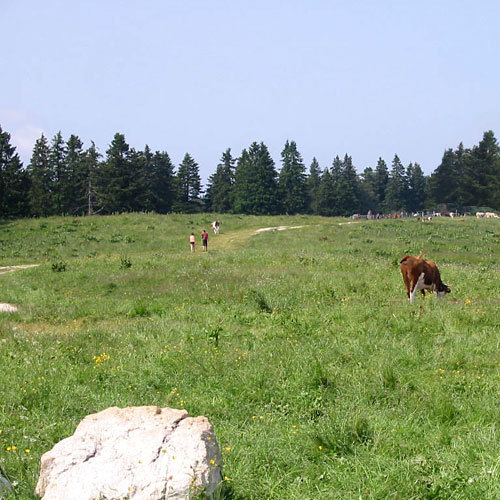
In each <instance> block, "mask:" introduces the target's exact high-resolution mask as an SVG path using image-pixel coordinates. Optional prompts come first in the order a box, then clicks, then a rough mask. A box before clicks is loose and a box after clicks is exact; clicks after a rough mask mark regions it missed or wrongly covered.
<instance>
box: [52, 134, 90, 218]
mask: <svg viewBox="0 0 500 500" xmlns="http://www.w3.org/2000/svg"><path fill="white" fill-rule="evenodd" d="M63 163H64V170H63V175H62V176H61V180H60V182H59V193H60V196H61V207H62V211H63V213H66V214H76V213H78V212H80V213H81V212H84V211H85V206H86V190H87V189H86V188H87V186H86V180H87V179H86V172H85V154H84V151H83V143H82V141H81V140H80V138H79V137H78V136H76V135H74V134H72V135H71V136H70V137H69V139H68V142H67V143H66V153H65V156H64V161H63Z"/></svg>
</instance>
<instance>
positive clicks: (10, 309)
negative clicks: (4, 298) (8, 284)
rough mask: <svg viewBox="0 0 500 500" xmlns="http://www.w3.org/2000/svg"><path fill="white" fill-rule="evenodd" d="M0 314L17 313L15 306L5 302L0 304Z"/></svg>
mask: <svg viewBox="0 0 500 500" xmlns="http://www.w3.org/2000/svg"><path fill="white" fill-rule="evenodd" d="M0 312H7V313H14V312H17V306H15V305H13V304H7V303H6V302H0Z"/></svg>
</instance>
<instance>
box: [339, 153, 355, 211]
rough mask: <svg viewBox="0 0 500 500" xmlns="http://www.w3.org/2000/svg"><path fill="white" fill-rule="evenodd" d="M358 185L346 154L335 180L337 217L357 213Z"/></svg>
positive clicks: (349, 158) (352, 166)
mask: <svg viewBox="0 0 500 500" xmlns="http://www.w3.org/2000/svg"><path fill="white" fill-rule="evenodd" d="M359 197H360V193H359V183H358V176H357V174H356V169H355V168H354V165H353V164H352V158H351V157H350V156H348V155H347V154H346V155H345V156H344V161H343V162H342V166H341V169H340V173H339V176H338V179H337V200H338V201H337V204H338V215H352V214H353V213H359V209H360V206H359Z"/></svg>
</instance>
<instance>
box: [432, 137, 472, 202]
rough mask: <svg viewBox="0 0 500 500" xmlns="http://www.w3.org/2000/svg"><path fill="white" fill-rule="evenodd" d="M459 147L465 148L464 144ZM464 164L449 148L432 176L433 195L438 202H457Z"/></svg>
mask: <svg viewBox="0 0 500 500" xmlns="http://www.w3.org/2000/svg"><path fill="white" fill-rule="evenodd" d="M459 148H461V149H462V150H463V146H462V144H460V146H459ZM463 176H464V164H463V161H460V160H459V158H458V157H457V155H456V154H455V152H454V151H453V150H452V149H451V148H450V149H447V150H446V151H445V152H444V154H443V158H442V160H441V163H440V165H439V166H438V167H437V168H436V170H435V171H434V172H433V174H432V176H431V180H430V182H431V192H432V197H433V199H434V200H435V202H436V203H438V204H442V203H443V204H444V203H446V204H456V203H457V201H458V197H459V192H460V191H461V184H462V183H463Z"/></svg>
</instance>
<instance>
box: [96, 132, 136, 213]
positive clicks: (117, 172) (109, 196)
mask: <svg viewBox="0 0 500 500" xmlns="http://www.w3.org/2000/svg"><path fill="white" fill-rule="evenodd" d="M129 155H130V147H129V145H128V144H127V142H126V141H125V136H124V135H123V134H119V133H117V134H115V136H114V137H113V141H112V142H111V144H110V146H109V148H108V150H107V151H106V160H105V161H104V163H103V164H102V166H101V168H100V169H99V174H100V175H99V184H98V192H99V194H100V199H101V202H102V207H103V210H104V212H105V213H108V214H109V213H114V212H123V211H130V210H131V205H132V204H133V200H132V197H131V189H132V183H133V172H132V170H131V166H130V161H129Z"/></svg>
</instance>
